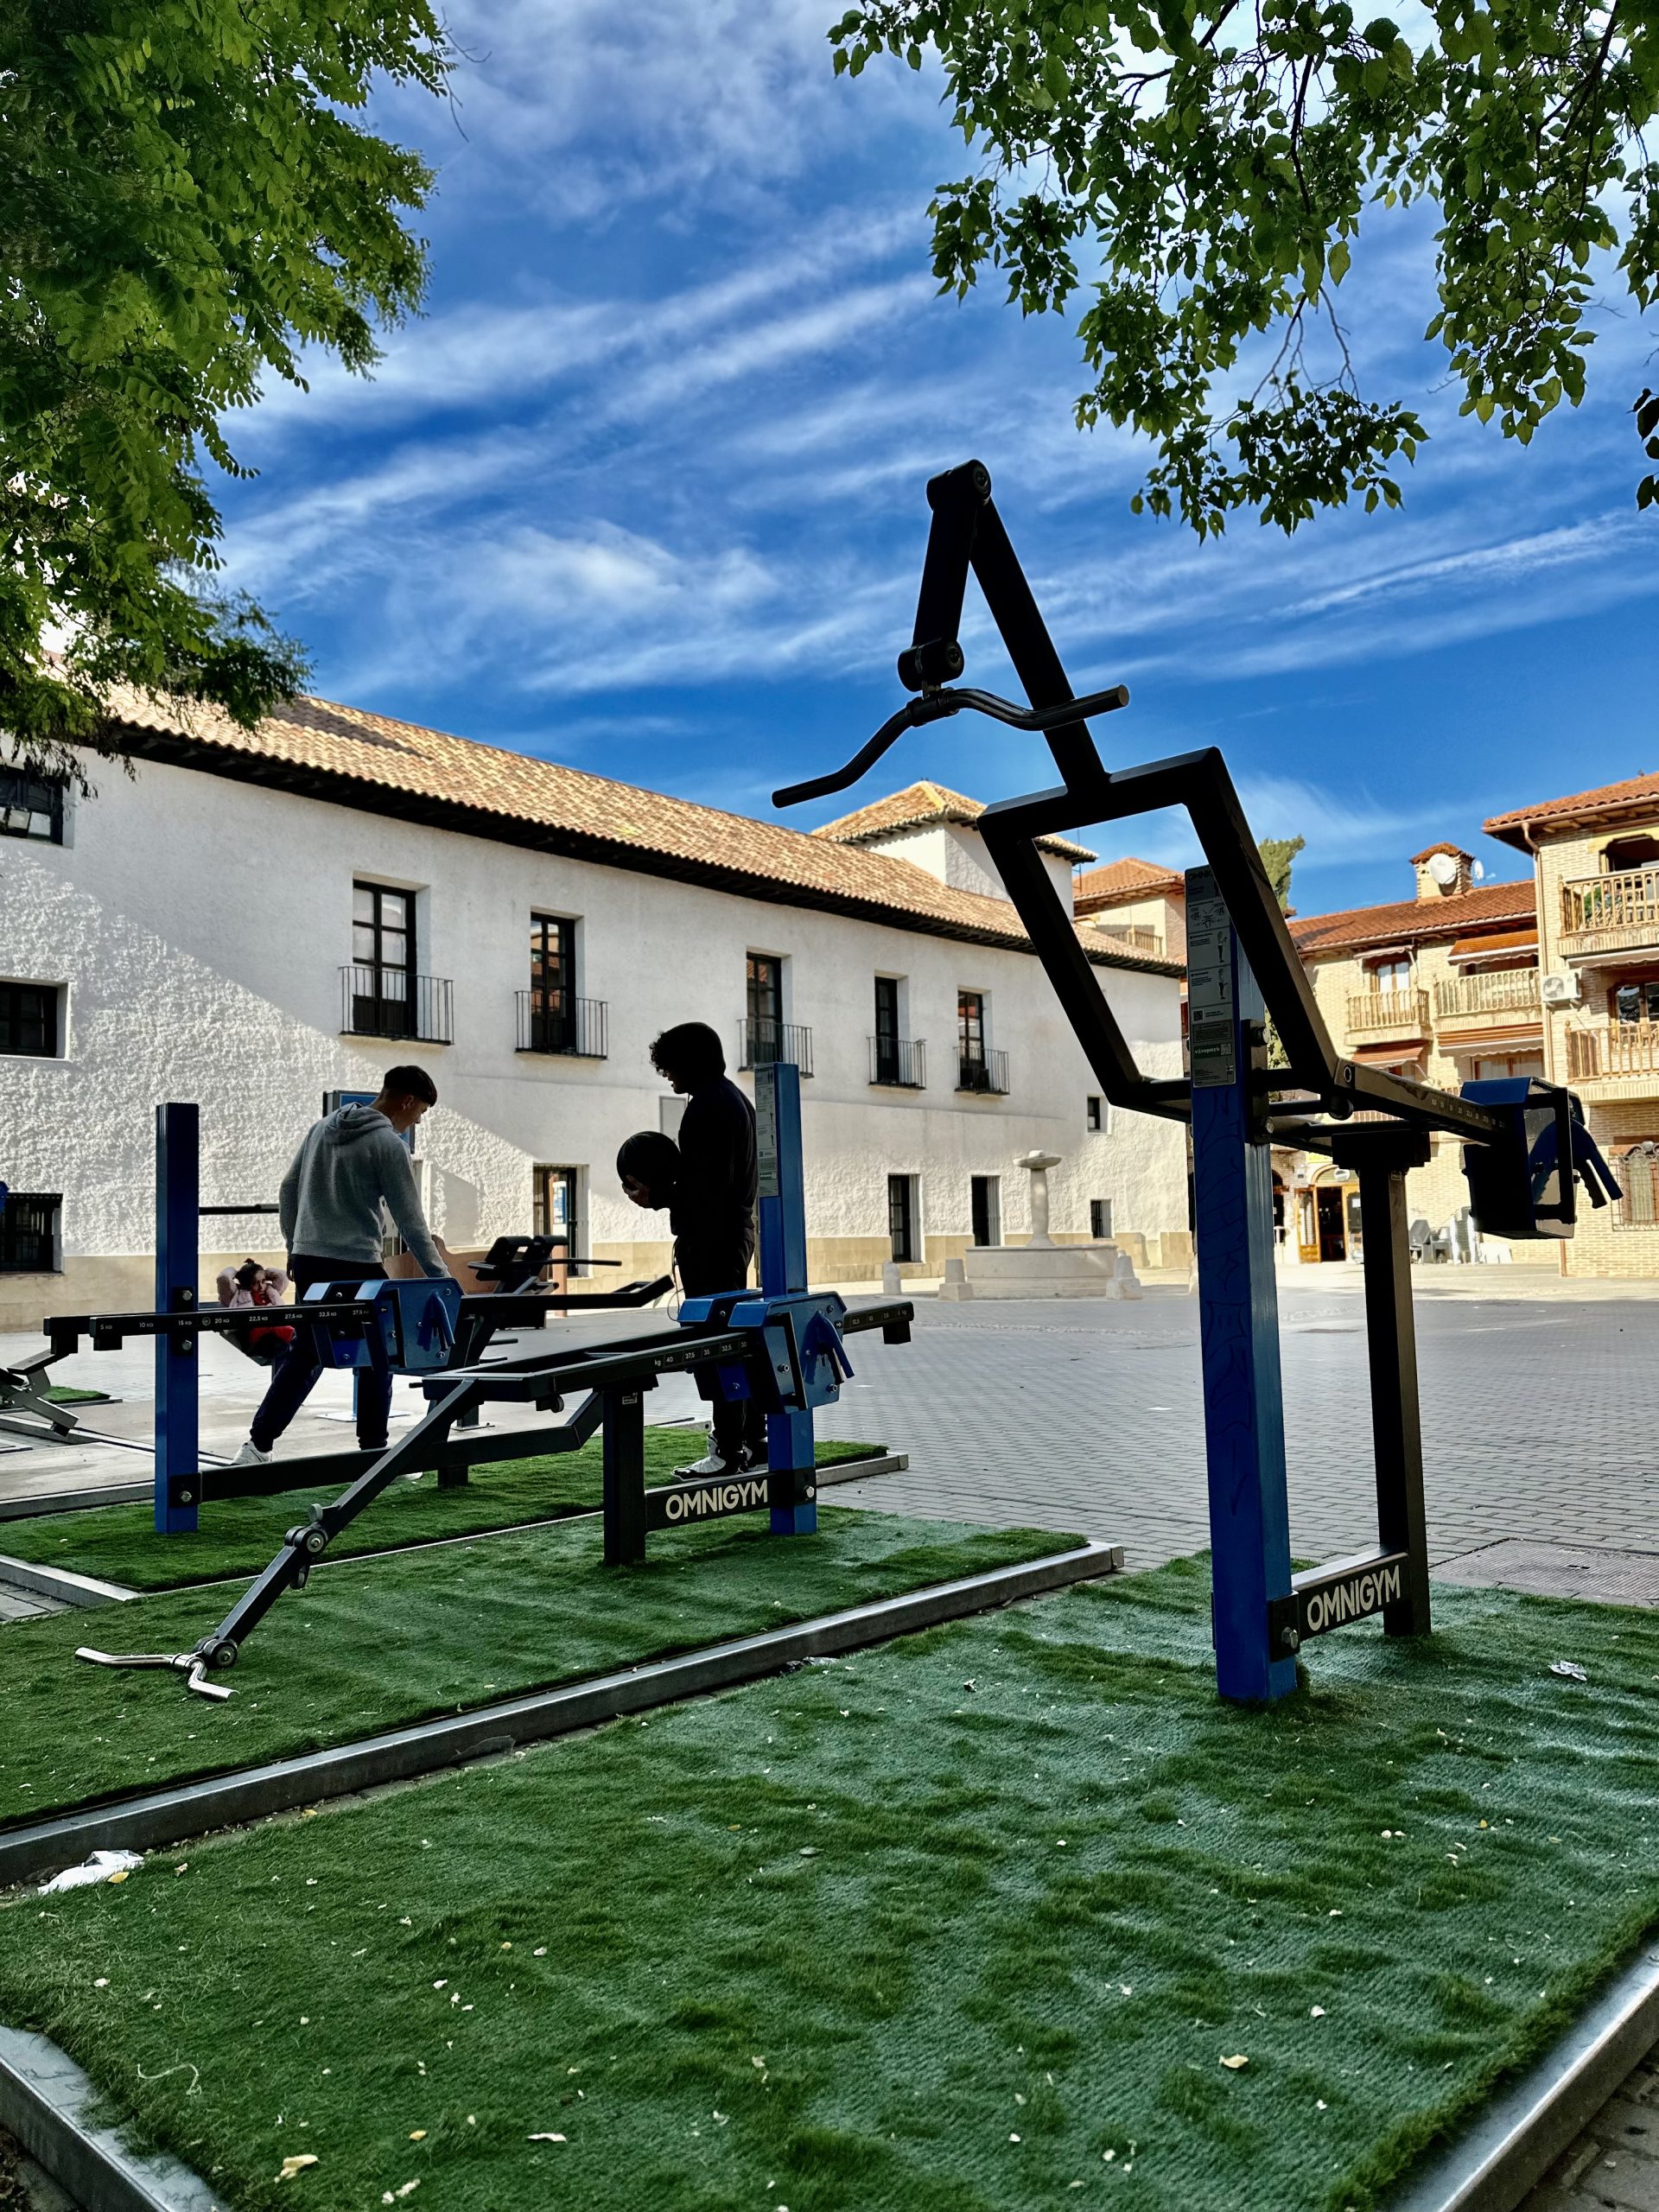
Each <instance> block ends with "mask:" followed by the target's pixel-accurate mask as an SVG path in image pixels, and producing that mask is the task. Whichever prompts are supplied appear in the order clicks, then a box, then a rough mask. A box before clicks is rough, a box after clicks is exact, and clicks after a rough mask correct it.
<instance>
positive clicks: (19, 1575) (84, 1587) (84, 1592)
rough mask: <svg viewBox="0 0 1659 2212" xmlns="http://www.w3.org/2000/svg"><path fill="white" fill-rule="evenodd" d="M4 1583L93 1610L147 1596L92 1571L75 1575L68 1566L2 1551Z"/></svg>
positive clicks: (0, 1573) (0, 1577)
mask: <svg viewBox="0 0 1659 2212" xmlns="http://www.w3.org/2000/svg"><path fill="white" fill-rule="evenodd" d="M0 1582H5V1583H10V1585H11V1586H12V1588H13V1589H14V1590H27V1591H28V1592H29V1594H30V1596H31V1597H35V1598H54V1599H56V1600H57V1602H58V1603H59V1605H70V1606H79V1607H82V1608H84V1609H86V1610H89V1611H90V1610H91V1609H92V1608H93V1607H95V1606H98V1605H120V1604H122V1603H123V1602H124V1600H125V1599H129V1598H139V1597H142V1596H143V1592H142V1591H140V1590H129V1589H128V1588H127V1587H126V1586H125V1584H124V1583H121V1582H100V1581H99V1580H98V1579H97V1578H96V1577H95V1576H93V1575H91V1574H72V1573H70V1572H69V1570H68V1568H67V1567H37V1566H35V1562H34V1561H33V1560H26V1559H13V1558H11V1557H10V1555H9V1554H7V1553H5V1552H0Z"/></svg>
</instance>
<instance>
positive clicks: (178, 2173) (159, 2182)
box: [0, 2027, 228, 2212]
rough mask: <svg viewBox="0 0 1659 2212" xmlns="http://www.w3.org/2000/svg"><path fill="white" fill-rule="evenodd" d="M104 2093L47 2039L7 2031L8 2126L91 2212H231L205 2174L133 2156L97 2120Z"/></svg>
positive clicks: (2, 2059) (0, 2122)
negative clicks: (95, 2110) (94, 2115)
mask: <svg viewBox="0 0 1659 2212" xmlns="http://www.w3.org/2000/svg"><path fill="white" fill-rule="evenodd" d="M98 2101H99V2092H98V2090H97V2088H95V2086H94V2085H93V2083H92V2081H91V2080H90V2079H89V2077H88V2076H87V2075H86V2074H84V2073H83V2072H82V2071H81V2069H80V2068H79V2066H77V2065H76V2064H75V2063H74V2061H73V2059H72V2058H70V2057H69V2056H67V2054H66V2053H65V2052H63V2051H61V2050H59V2049H58V2047H57V2045H56V2044H54V2043H48V2040H47V2039H46V2037H44V2036H37V2035H31V2034H28V2033H26V2032H24V2031H22V2030H20V2029H16V2028H7V2027H0V2127H4V2128H5V2129H6V2130H7V2132H8V2133H10V2134H12V2135H15V2136H16V2139H17V2140H18V2142H19V2143H21V2144H22V2146H23V2149H24V2150H25V2151H26V2152H28V2153H29V2157H30V2158H33V2159H34V2160H35V2164H37V2165H39V2166H41V2167H43V2168H44V2169H45V2171H47V2172H48V2174H49V2175H50V2176H51V2177H52V2178H53V2180H54V2182H56V2183H58V2185H59V2187H60V2189H63V2190H66V2191H67V2193H68V2195H69V2196H72V2197H73V2198H74V2200H75V2202H77V2203H78V2204H84V2205H86V2207H87V2208H88V2212H228V2206H226V2205H222V2204H221V2203H220V2202H219V2198H218V2197H217V2196H215V2195H214V2193H213V2190H211V2189H210V2188H209V2187H208V2185H207V2183H206V2182H205V2181H203V2180H202V2178H201V2177H200V2175H199V2174H194V2173H192V2172H191V2171H190V2169H189V2168H188V2166H182V2165H181V2164H179V2163H178V2161H177V2160H176V2159H175V2158H168V2156H166V2155H165V2153H159V2154H149V2155H147V2154H143V2153H141V2152H136V2151H130V2150H128V2149H127V2147H126V2145H124V2143H123V2142H122V2141H121V2139H120V2137H119V2136H118V2134H117V2133H115V2132H114V2130H113V2129H111V2128H108V2127H100V2126H98V2125H97V2124H96V2122H95V2121H93V2120H92V2118H91V2117H90V2114H91V2113H92V2109H93V2107H95V2106H96V2104H97V2103H98Z"/></svg>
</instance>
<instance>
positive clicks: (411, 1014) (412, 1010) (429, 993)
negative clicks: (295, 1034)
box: [340, 967, 454, 1045]
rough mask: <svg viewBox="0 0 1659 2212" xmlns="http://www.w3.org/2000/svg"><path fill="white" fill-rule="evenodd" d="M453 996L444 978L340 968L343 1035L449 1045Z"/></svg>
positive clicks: (452, 1033)
mask: <svg viewBox="0 0 1659 2212" xmlns="http://www.w3.org/2000/svg"><path fill="white" fill-rule="evenodd" d="M453 996H454V991H453V986H452V985H451V983H450V980H449V978H448V976H411V975H410V974H409V973H408V971H407V970H406V969H401V968H358V967H346V968H342V969H340V1028H341V1030H342V1031H343V1032H344V1033H345V1034H346V1036H348V1037H389V1038H399V1039H401V1038H408V1039H412V1040H413V1041H414V1042H416V1043H418V1044H422V1045H449V1044H453V1043H454V1015H453V1011H452V1001H453Z"/></svg>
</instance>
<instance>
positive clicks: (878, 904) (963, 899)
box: [110, 692, 1181, 976]
mask: <svg viewBox="0 0 1659 2212" xmlns="http://www.w3.org/2000/svg"><path fill="white" fill-rule="evenodd" d="M110 720H111V726H112V727H111V735H112V737H113V739H114V741H115V742H116V744H117V745H118V747H120V749H122V750H124V751H127V752H130V753H134V754H136V755H138V756H140V757H145V758H151V759H158V760H168V761H170V762H172V763H174V764H175V765H176V766H182V767H189V768H199V769H204V770H207V771H209V772H212V773H215V774H219V775H226V776H233V777H237V778H238V779H243V780H245V781H248V782H257V783H263V784H267V785H275V786H277V787H278V788H280V789H284V790H288V791H296V792H299V793H302V795H304V796H306V797H308V798H319V799H322V800H325V801H327V802H329V803H331V804H335V805H341V806H354V807H360V808H362V809H364V810H366V811H368V812H370V813H375V814H387V815H397V816H401V817H404V818H405V819H409V820H412V821H417V822H423V823H429V824H431V825H432V826H434V827H436V828H439V829H451V830H457V831H460V832H461V833H463V834H465V835H468V836H480V837H492V838H495V839H497V840H499V841H501V842H507V843H512V844H518V845H524V846H529V847H531V848H533V849H539V850H541V851H545V852H558V853H564V854H568V855H570V856H571V857H572V858H575V859H581V860H586V861H594V862H597V863H598V864H600V865H601V866H604V867H609V868H632V869H635V870H638V871H639V872H641V873H644V874H653V875H664V876H672V877H675V878H677V879H679V880H683V881H687V882H695V883H704V884H709V885H711V886H713V887H715V888H717V889H719V890H722V891H727V892H731V893H735V894H737V895H738V896H740V897H747V898H754V899H774V900H776V901H778V902H779V903H780V904H783V905H786V906H809V907H816V908H819V909H823V910H824V911H828V912H841V913H846V914H850V915H855V916H856V917H858V918H861V919H863V920H868V921H876V922H885V923H887V924H888V925H891V926H894V927H898V928H901V929H912V930H920V931H926V932H928V933H930V934H932V935H938V936H942V937H952V938H963V939H966V940H969V942H972V943H976V944H1001V945H1007V946H1008V947H1010V948H1011V949H1014V950H1029V946H1030V940H1029V938H1027V935H1026V933H1025V931H1024V930H1023V929H1022V928H1021V926H1020V920H1019V917H1018V916H1017V915H1016V914H1015V912H1014V909H1013V907H1012V906H1010V905H1009V904H1008V902H1007V899H992V898H987V897H985V896H982V894H981V893H976V892H971V891H959V890H956V889H954V888H952V887H950V886H948V885H946V884H943V883H941V882H939V881H938V879H937V878H936V877H934V876H931V875H930V874H928V873H927V871H926V870H925V868H918V867H917V866H916V865H915V863H914V862H913V861H902V860H894V859H891V858H889V857H888V856H887V855H885V854H880V853H868V852H863V851H861V850H860V849H857V848H855V847H849V846H846V845H842V844H837V843H836V842H833V841H828V840H825V839H823V838H822V837H816V836H807V835H806V834H805V833H804V832H803V831H801V830H798V829H786V828H785V826H784V825H783V824H782V823H776V822H757V821H753V820H751V819H750V818H749V817H747V815H741V814H728V813H724V812H722V811H721V810H718V809H716V808H715V807H709V806H698V805H696V804H694V803H693V802H692V801H690V799H682V798H669V797H667V796H666V795H665V794H664V793H663V792H660V791H642V790H640V789H639V788H638V787H637V786H635V785H632V784H621V783H616V782H613V780H612V779H610V778H608V777H605V776H594V775H589V774H588V773H587V772H585V771H583V770H582V769H580V768H569V767H566V766H563V764H562V763H561V762H558V761H554V760H537V759H535V758H533V757H532V756H531V755H529V754H527V753H509V752H506V751H505V750H503V749H502V748H500V747H497V746H493V745H480V744H479V743H477V742H476V741H474V740H473V739H470V738H464V737H454V736H451V735H448V734H447V733H445V732H444V731H442V730H433V729H425V728H421V727H420V725H418V724H417V723H414V722H402V721H393V720H392V719H391V716H389V715H372V714H366V713H365V712H364V711H363V709H361V708H358V707H346V706H340V705H336V704H335V703H334V702H332V701H330V700H327V699H312V698H299V699H295V700H292V701H290V702H289V703H288V704H287V705H286V706H284V707H283V709H281V710H280V711H279V712H278V713H277V714H274V715H269V716H267V718H266V719H265V720H264V721H263V722H261V723H260V725H259V727H258V728H257V730H246V729H243V728H240V727H239V726H238V724H237V723H235V722H232V721H230V719H229V718H228V717H227V716H226V715H221V714H219V713H218V712H217V711H215V710H214V709H208V708H203V707H199V706H194V705H191V704H188V702H163V701H158V700H156V699H154V698H146V697H143V696H139V695H137V694H136V693H128V692H122V693H120V694H119V695H118V696H112V698H111V715H110ZM1090 937H1091V938H1093V932H1090ZM1085 942H1088V951H1089V957H1090V960H1091V961H1093V962H1094V963H1095V964H1096V966H1097V967H1103V968H1127V969H1138V970H1140V971H1141V972H1143V973H1145V974H1149V975H1167V976H1179V974H1180V972H1181V969H1180V965H1179V963H1178V962H1174V961H1171V960H1166V959H1159V958H1157V957H1154V956H1153V955H1150V954H1143V953H1131V952H1125V951H1116V952H1114V951H1111V950H1108V949H1107V948H1106V947H1105V946H1104V945H1103V944H1102V943H1101V942H1100V941H1099V940H1098V939H1094V941H1092V942H1089V941H1087V940H1085Z"/></svg>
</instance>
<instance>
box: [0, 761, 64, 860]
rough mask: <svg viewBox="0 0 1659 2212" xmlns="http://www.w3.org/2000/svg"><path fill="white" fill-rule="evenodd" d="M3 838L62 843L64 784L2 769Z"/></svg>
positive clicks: (0, 812)
mask: <svg viewBox="0 0 1659 2212" xmlns="http://www.w3.org/2000/svg"><path fill="white" fill-rule="evenodd" d="M0 837H38V838H39V839H40V840H41V842H42V843H44V844H48V845H60V844H61V843H62V842H63V785H62V783H61V782H60V780H59V779H57V778H55V777H53V776H26V775H25V774H24V773H23V772H22V769H21V768H0Z"/></svg>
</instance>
